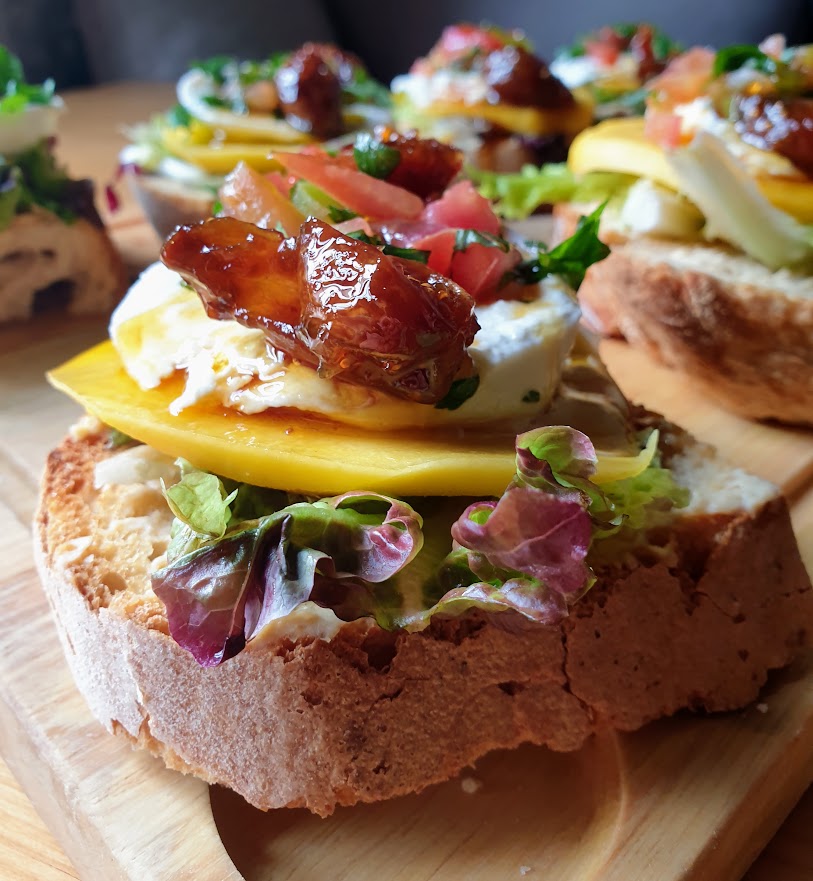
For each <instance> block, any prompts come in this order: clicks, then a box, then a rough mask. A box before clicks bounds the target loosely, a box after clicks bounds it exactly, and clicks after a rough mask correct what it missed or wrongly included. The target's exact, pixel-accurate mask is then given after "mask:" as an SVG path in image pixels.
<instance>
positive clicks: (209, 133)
mask: <svg viewBox="0 0 813 881" xmlns="http://www.w3.org/2000/svg"><path fill="white" fill-rule="evenodd" d="M177 96H178V104H177V105H176V106H175V107H173V108H172V109H171V110H169V111H168V112H167V113H164V114H161V115H158V116H156V117H154V118H153V119H152V120H151V121H150V122H149V123H147V124H144V125H141V126H136V127H135V128H133V129H132V131H131V132H130V137H131V141H132V143H131V144H129V145H128V146H127V147H125V148H124V150H123V151H122V153H121V157H120V161H121V167H122V170H123V172H124V174H125V175H126V177H127V179H128V181H129V182H130V184H131V185H132V187H133V188H134V190H135V192H136V194H137V196H138V198H139V200H140V202H141V204H142V207H143V208H144V211H145V213H146V214H147V216H148V218H149V220H150V222H151V223H152V224H153V226H155V228H156V229H157V231H158V232H159V234H161V235H162V236H166V235H168V234H169V233H170V232H171V231H172V230H173V229H175V227H176V226H178V225H179V224H182V223H192V222H194V221H197V220H203V219H204V218H206V217H209V216H210V215H211V214H212V205H213V203H214V201H215V198H216V193H217V190H218V188H219V187H220V186H221V184H222V183H223V178H224V177H225V175H226V174H228V173H229V172H230V171H231V170H232V169H233V168H234V167H235V166H236V165H237V164H238V162H244V163H246V164H247V165H248V166H249V167H251V168H253V169H255V170H257V171H261V172H263V171H268V170H270V168H272V167H273V163H270V162H269V160H268V154H269V153H271V152H272V151H279V150H300V149H302V148H303V147H305V146H306V145H309V144H322V145H325V146H327V147H328V148H330V147H334V146H341V145H342V144H343V143H346V142H348V140H349V141H351V142H352V140H353V137H354V136H355V134H356V133H357V132H358V131H361V130H364V129H369V128H372V127H373V125H375V124H378V123H381V122H386V121H387V119H388V118H389V106H390V95H389V92H388V90H387V89H386V88H385V87H384V86H383V85H381V83H378V82H376V80H374V79H373V78H372V77H371V76H370V74H369V73H368V72H367V70H366V68H365V67H364V65H363V64H362V63H361V61H360V60H359V59H358V58H357V57H356V56H355V55H352V54H350V53H349V52H344V51H343V50H341V49H339V48H337V47H336V46H333V45H330V44H326V43H306V44H305V45H303V46H302V47H300V48H299V49H297V50H295V51H292V52H278V53H276V54H274V55H272V56H271V57H270V58H268V59H266V60H265V61H238V60H237V59H235V58H230V57H226V56H218V57H216V58H211V59H209V60H207V61H204V62H199V63H196V64H194V65H192V67H191V68H190V70H188V71H187V72H186V73H185V74H184V75H183V76H182V77H181V79H180V80H179V81H178V87H177Z"/></svg>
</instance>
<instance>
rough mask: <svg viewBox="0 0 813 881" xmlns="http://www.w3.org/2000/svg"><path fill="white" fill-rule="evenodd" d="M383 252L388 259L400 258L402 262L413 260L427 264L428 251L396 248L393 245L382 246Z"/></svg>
mask: <svg viewBox="0 0 813 881" xmlns="http://www.w3.org/2000/svg"><path fill="white" fill-rule="evenodd" d="M383 250H384V253H385V254H389V256H390V257H400V258H401V259H402V260H415V261H417V262H418V263H428V262H429V254H430V252H429V251H421V250H419V249H417V248H397V247H396V246H395V245H384V249H383Z"/></svg>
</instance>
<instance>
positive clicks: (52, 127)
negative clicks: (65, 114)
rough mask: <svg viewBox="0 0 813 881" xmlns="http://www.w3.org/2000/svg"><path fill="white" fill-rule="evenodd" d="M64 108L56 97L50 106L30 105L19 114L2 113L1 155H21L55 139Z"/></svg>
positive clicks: (0, 128) (0, 121) (0, 123)
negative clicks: (30, 148)
mask: <svg viewBox="0 0 813 881" xmlns="http://www.w3.org/2000/svg"><path fill="white" fill-rule="evenodd" d="M64 107H65V105H64V104H63V102H62V99H61V98H59V97H56V96H55V97H53V98H52V99H51V103H50V104H29V105H28V106H27V107H25V108H24V109H23V110H21V111H19V112H18V113H0V153H5V154H13V153H21V152H22V151H23V150H26V149H28V148H29V147H33V146H35V145H36V144H38V143H39V142H40V141H44V140H46V139H47V138H51V137H54V136H55V135H56V131H57V124H58V122H59V116H60V114H61V113H62V111H63V110H64Z"/></svg>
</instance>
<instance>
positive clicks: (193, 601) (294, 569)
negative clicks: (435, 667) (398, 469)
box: [152, 493, 423, 667]
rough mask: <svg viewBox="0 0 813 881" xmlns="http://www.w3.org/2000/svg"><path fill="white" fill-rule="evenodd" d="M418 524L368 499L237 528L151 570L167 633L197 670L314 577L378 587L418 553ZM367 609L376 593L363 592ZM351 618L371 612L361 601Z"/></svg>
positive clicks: (300, 506)
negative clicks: (153, 571) (165, 620)
mask: <svg viewBox="0 0 813 881" xmlns="http://www.w3.org/2000/svg"><path fill="white" fill-rule="evenodd" d="M422 541H423V534H422V532H421V518H420V516H419V515H418V514H416V513H415V512H414V511H413V510H412V508H410V507H409V505H406V504H405V503H403V502H399V501H397V500H395V499H390V498H387V497H386V496H379V495H376V494H373V493H347V494H345V495H342V496H336V497H335V498H330V499H322V500H320V501H317V502H313V503H308V502H300V503H297V504H294V505H288V506H287V507H285V508H283V509H281V510H279V511H276V512H274V513H273V514H269V515H268V516H266V517H262V518H260V519H259V520H256V521H253V522H250V523H247V524H242V525H241V528H240V529H239V531H236V532H230V533H228V534H227V535H226V536H225V537H224V538H222V539H220V540H214V541H211V542H209V543H207V544H205V545H204V546H203V547H200V548H198V549H197V550H194V551H192V552H191V553H189V554H187V555H186V556H184V557H181V558H180V559H178V560H176V561H174V562H173V563H171V564H170V565H168V566H166V567H165V568H163V569H161V570H159V571H158V572H155V573H154V574H153V579H152V583H153V590H154V592H155V594H156V595H157V596H158V597H160V599H161V600H163V602H164V604H165V606H166V610H167V620H168V623H169V630H170V634H171V635H172V637H173V639H175V641H176V642H177V643H178V644H179V645H180V646H181V647H182V648H185V649H187V650H188V651H190V652H191V653H192V654H193V655H194V657H195V660H197V662H198V663H199V664H201V665H202V666H207V667H208V666H215V665H217V664H220V663H222V662H223V661H224V660H227V659H228V658H230V657H233V656H234V655H235V654H237V653H238V652H239V651H241V650H242V649H243V647H244V646H245V644H246V643H247V642H248V641H249V640H251V639H252V638H253V637H255V636H256V635H258V634H259V632H260V631H261V630H262V628H263V627H264V626H265V625H266V624H268V623H269V622H271V621H273V620H276V619H278V618H282V617H284V616H285V615H287V614H288V613H289V612H291V611H293V609H295V608H296V607H297V606H298V605H300V604H301V603H303V602H306V601H307V600H309V599H310V598H311V594H312V592H313V589H314V585H315V584H316V583H318V581H319V580H320V579H321V578H324V579H328V580H335V581H341V580H342V579H352V580H353V581H354V582H356V581H358V582H360V583H362V584H378V583H380V582H383V581H386V580H387V579H389V578H391V577H392V576H394V575H395V574H396V573H397V572H399V571H400V570H401V569H402V568H403V567H404V566H406V565H407V564H408V563H409V562H410V561H411V560H412V559H413V558H414V557H415V555H416V554H417V553H418V551H419V550H420V548H421V544H422ZM368 596H369V598H370V600H369V604H368V605H374V604H375V592H374V591H368ZM357 606H358V608H357V613H356V614H355V617H360V616H361V615H368V614H372V611H371V609H370V608H366V609H365V608H362V607H361V606H360V605H358V604H357Z"/></svg>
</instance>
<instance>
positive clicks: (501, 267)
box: [451, 244, 522, 303]
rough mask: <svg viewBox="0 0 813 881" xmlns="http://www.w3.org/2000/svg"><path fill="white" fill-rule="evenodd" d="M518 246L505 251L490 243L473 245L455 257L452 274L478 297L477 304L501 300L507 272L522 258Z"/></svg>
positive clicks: (457, 252) (475, 297)
mask: <svg viewBox="0 0 813 881" xmlns="http://www.w3.org/2000/svg"><path fill="white" fill-rule="evenodd" d="M521 259H522V257H521V255H520V253H519V251H517V250H516V248H512V249H511V250H510V251H507V252H506V251H503V250H501V249H500V248H492V247H489V246H488V245H479V244H472V245H469V246H468V247H467V248H466V250H465V251H456V252H455V254H454V256H453V257H452V272H451V277H452V278H453V279H454V280H455V281H456V282H457V283H458V284H459V285H460V287H461V288H463V290H464V291H468V293H469V294H471V296H472V297H474V300H475V302H477V303H490V302H493V301H494V300H496V299H498V295H499V292H500V289H501V288H502V287H503V285H504V284H505V281H506V276H507V274H508V273H509V272H510V271H511V270H512V269H513V268H514V267H515V266H516V265H517V264H518V263H519V262H520V261H521Z"/></svg>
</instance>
